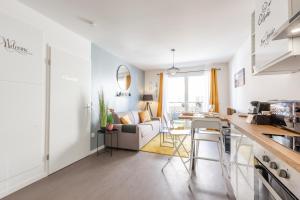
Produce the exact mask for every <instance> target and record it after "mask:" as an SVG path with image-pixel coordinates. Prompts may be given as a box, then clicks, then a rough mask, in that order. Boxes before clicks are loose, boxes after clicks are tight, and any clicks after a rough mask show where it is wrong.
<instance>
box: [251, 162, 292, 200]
mask: <svg viewBox="0 0 300 200" xmlns="http://www.w3.org/2000/svg"><path fill="white" fill-rule="evenodd" d="M254 163H255V173H254V176H255V177H254V194H255V197H254V199H255V200H297V199H298V198H297V197H296V196H295V195H294V194H293V193H292V192H290V190H289V189H288V188H287V187H285V186H284V185H283V184H282V183H281V182H280V180H278V179H277V178H276V177H275V175H274V174H272V173H271V172H270V171H269V170H268V168H267V167H265V166H264V165H263V164H262V163H261V162H260V161H259V160H258V159H257V158H256V157H255V158H254Z"/></svg>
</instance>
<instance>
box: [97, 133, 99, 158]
mask: <svg viewBox="0 0 300 200" xmlns="http://www.w3.org/2000/svg"><path fill="white" fill-rule="evenodd" d="M98 137H99V133H97V156H99V151H98V146H99V144H98V139H99V138H98Z"/></svg>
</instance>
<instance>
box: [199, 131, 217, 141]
mask: <svg viewBox="0 0 300 200" xmlns="http://www.w3.org/2000/svg"><path fill="white" fill-rule="evenodd" d="M194 140H201V141H208V142H219V141H220V134H202V133H201V134H195V136H194Z"/></svg>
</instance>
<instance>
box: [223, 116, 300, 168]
mask: <svg viewBox="0 0 300 200" xmlns="http://www.w3.org/2000/svg"><path fill="white" fill-rule="evenodd" d="M226 118H227V120H228V121H229V122H230V123H231V124H233V125H234V126H235V127H236V128H237V129H238V130H239V131H241V132H243V133H244V134H245V135H246V136H248V137H249V138H251V139H253V140H254V141H256V142H257V143H259V144H260V145H262V146H263V147H265V148H266V149H267V150H268V151H270V152H271V153H273V154H274V155H276V156H277V157H278V158H279V159H281V160H282V161H284V162H286V163H287V164H288V165H290V166H291V167H292V168H294V169H296V170H297V171H298V172H300V153H297V152H294V151H292V150H290V149H288V148H286V147H284V146H282V145H280V144H278V143H276V142H274V141H273V140H271V139H270V138H268V137H266V136H264V135H263V133H272V134H278V135H297V134H295V133H293V132H290V131H287V130H284V129H281V128H277V127H275V126H270V125H255V124H249V123H247V122H246V118H245V117H239V116H238V115H237V114H234V115H228V116H226ZM298 136H299V135H298Z"/></svg>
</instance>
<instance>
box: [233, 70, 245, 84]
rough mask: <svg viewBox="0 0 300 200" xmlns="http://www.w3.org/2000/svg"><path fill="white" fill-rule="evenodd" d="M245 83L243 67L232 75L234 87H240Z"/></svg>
mask: <svg viewBox="0 0 300 200" xmlns="http://www.w3.org/2000/svg"><path fill="white" fill-rule="evenodd" d="M243 85H245V68H243V69H241V70H240V71H238V72H237V73H236V74H235V75H234V87H235V88H237V87H241V86H243Z"/></svg>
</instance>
